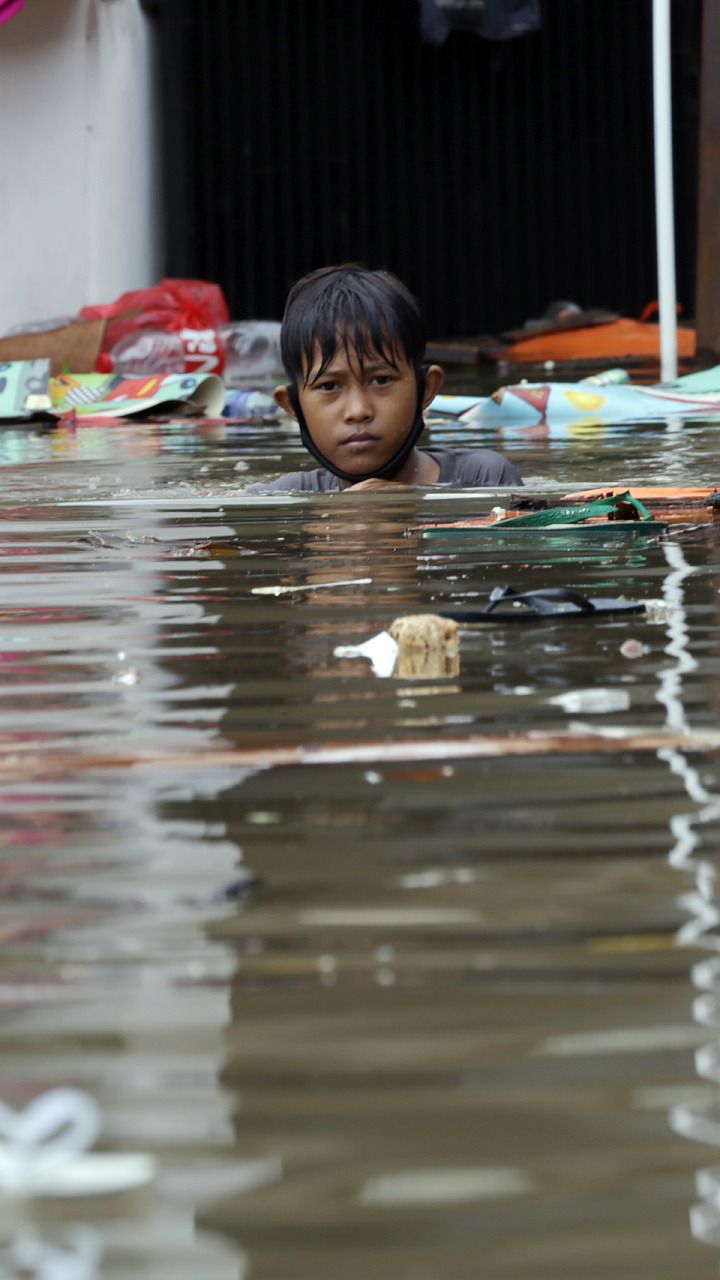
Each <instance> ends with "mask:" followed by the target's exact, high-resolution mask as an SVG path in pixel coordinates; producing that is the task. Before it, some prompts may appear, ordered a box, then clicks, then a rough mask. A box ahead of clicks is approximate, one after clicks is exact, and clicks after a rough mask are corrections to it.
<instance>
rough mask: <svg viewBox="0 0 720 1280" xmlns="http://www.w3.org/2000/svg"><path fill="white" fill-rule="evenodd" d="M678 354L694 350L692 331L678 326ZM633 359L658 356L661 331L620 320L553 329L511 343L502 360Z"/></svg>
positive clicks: (690, 353)
mask: <svg viewBox="0 0 720 1280" xmlns="http://www.w3.org/2000/svg"><path fill="white" fill-rule="evenodd" d="M677 345H678V355H679V356H680V357H681V359H692V357H693V356H694V355H695V349H696V335H695V330H694V329H688V328H686V327H685V328H683V327H680V326H678V331H677ZM633 356H654V357H655V358H659V356H660V328H659V326H658V325H656V324H643V322H642V321H641V320H628V319H620V320H613V321H611V322H609V323H608V324H593V325H588V326H586V327H581V328H574V329H564V330H555V331H554V332H552V333H542V334H537V335H536V336H535V337H528V338H522V339H521V340H520V341H519V342H513V343H512V345H511V346H509V347H507V348H506V349H505V350H504V351H503V359H504V360H521V361H523V362H526V363H528V364H536V363H538V362H540V361H543V360H588V361H591V360H622V359H628V358H631V357H633Z"/></svg>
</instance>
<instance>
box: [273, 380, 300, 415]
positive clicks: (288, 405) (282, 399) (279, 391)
mask: <svg viewBox="0 0 720 1280" xmlns="http://www.w3.org/2000/svg"><path fill="white" fill-rule="evenodd" d="M273 399H274V401H275V403H276V404H277V405H279V406H280V408H281V409H282V411H283V413H287V414H288V416H289V417H291V418H295V420H296V421H297V414H296V412H295V410H294V408H293V403H292V400H291V399H290V391H289V389H288V387H276V388H275V390H274V391H273Z"/></svg>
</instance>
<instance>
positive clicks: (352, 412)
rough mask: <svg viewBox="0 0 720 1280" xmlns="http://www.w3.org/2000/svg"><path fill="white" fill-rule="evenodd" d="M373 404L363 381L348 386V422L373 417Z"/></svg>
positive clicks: (346, 412)
mask: <svg viewBox="0 0 720 1280" xmlns="http://www.w3.org/2000/svg"><path fill="white" fill-rule="evenodd" d="M372 412H373V411H372V404H371V401H370V396H369V394H368V391H367V388H366V387H364V386H363V385H362V384H361V383H354V384H353V385H352V386H351V387H348V392H347V397H346V400H345V418H346V420H347V421H348V422H366V421H367V419H368V418H371V417H372Z"/></svg>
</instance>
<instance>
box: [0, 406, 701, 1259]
mask: <svg viewBox="0 0 720 1280" xmlns="http://www.w3.org/2000/svg"><path fill="white" fill-rule="evenodd" d="M717 429H718V424H717V423H712V422H711V421H708V422H702V423H696V422H693V423H691V424H683V423H682V422H679V421H677V420H673V421H671V422H669V423H665V422H660V423H656V424H647V423H645V424H642V425H635V426H633V425H632V424H629V425H628V424H624V425H622V426H619V427H617V428H612V427H610V428H606V429H600V428H589V427H579V428H577V429H576V430H574V431H573V430H565V431H563V432H558V433H556V434H545V435H539V434H538V433H537V432H514V433H510V434H508V435H506V436H505V437H500V436H499V435H498V434H497V433H486V432H485V433H484V432H480V431H479V430H478V431H475V432H473V431H472V430H471V429H470V428H467V427H465V428H463V427H461V426H458V425H457V424H444V425H441V426H438V427H436V428H434V429H433V436H434V438H435V439H436V440H437V441H443V442H451V443H452V442H456V443H457V442H459V441H460V440H461V439H462V441H463V443H467V444H478V445H492V446H494V447H500V448H503V449H504V450H505V452H507V453H508V455H509V456H511V457H512V458H513V459H514V460H515V461H517V463H518V465H519V466H520V468H521V470H522V472H523V474H524V475H525V478H526V485H527V486H528V488H529V490H532V491H537V492H540V493H543V494H545V495H546V496H553V495H554V496H557V497H560V496H561V495H562V494H563V493H565V492H566V491H567V490H568V489H569V488H571V487H572V486H574V485H576V486H579V485H591V484H593V485H594V484H598V485H599V484H602V483H606V484H609V483H626V482H627V483H628V484H632V483H638V482H641V481H645V482H646V483H658V482H661V481H668V482H670V483H674V484H711V485H712V484H714V483H715V482H716V480H717V476H716V475H715V474H714V473H713V471H712V468H713V466H714V465H715V464H714V458H715V454H716V449H715V440H714V433H715V432H716V431H717ZM300 457H301V453H300V450H299V446H298V444H297V442H296V440H295V437H294V435H293V434H292V432H291V431H290V429H289V428H287V427H273V426H269V425H268V426H265V427H259V426H256V427H252V428H247V427H242V426H239V425H227V426H225V425H223V424H217V423H212V424H202V423H200V424H192V423H188V422H184V423H172V422H171V423H143V424H135V425H128V424H114V425H109V426H108V427H97V426H92V427H86V428H83V427H82V426H81V427H78V428H77V429H75V430H74V431H73V430H60V429H56V430H47V429H45V428H32V427H31V428H7V429H6V430H4V431H3V432H2V433H0V466H2V476H3V480H4V501H3V511H2V523H1V524H0V641H1V643H0V657H1V659H2V662H1V664H0V735H1V741H2V755H1V756H0V804H1V805H2V813H3V823H2V834H1V835H0V840H1V841H2V852H1V854H0V885H2V889H3V896H2V902H1V904H0V942H1V943H2V959H3V965H2V974H1V975H0V1005H1V1006H2V1032H1V1040H0V1047H1V1051H2V1063H3V1071H2V1080H3V1083H2V1098H3V1099H4V1101H5V1102H7V1103H8V1104H10V1105H11V1106H14V1107H17V1108H21V1107H23V1106H24V1105H25V1104H26V1103H27V1102H28V1101H29V1100H30V1099H31V1098H33V1097H34V1096H35V1095H36V1094H38V1093H39V1092H41V1091H42V1090H44V1089H47V1088H49V1087H51V1086H53V1085H73V1086H77V1087H80V1088H83V1089H87V1090H88V1091H89V1092H90V1093H92V1094H93V1095H94V1096H95V1097H96V1098H97V1100H98V1101H99V1103H100V1105H101V1107H102V1111H103V1115H104V1129H103V1134H102V1139H101V1145H102V1146H103V1148H104V1149H106V1150H110V1151H146V1152H150V1153H153V1154H155V1155H156V1156H157V1157H158V1159H159V1162H160V1175H159V1178H158V1181H157V1183H156V1185H155V1186H153V1187H152V1188H148V1189H147V1190H145V1191H143V1192H137V1193H135V1194H133V1195H128V1194H126V1195H116V1196H108V1197H104V1198H97V1199H85V1200H83V1201H80V1202H63V1203H59V1204H54V1205H50V1204H46V1203H43V1204H36V1205H35V1206H34V1207H31V1208H28V1207H27V1206H25V1207H23V1206H22V1205H20V1204H17V1203H14V1202H13V1201H11V1200H9V1199H7V1198H6V1199H4V1200H2V1199H0V1220H1V1222H2V1232H1V1233H0V1245H1V1246H2V1247H1V1248H0V1271H2V1268H3V1266H4V1267H5V1272H4V1273H3V1274H5V1273H7V1274H8V1275H11V1276H19V1275H25V1274H27V1273H28V1271H30V1274H36V1275H38V1276H40V1275H44V1274H50V1272H49V1271H47V1267H48V1266H49V1265H50V1263H49V1262H48V1261H47V1259H48V1258H51V1255H52V1253H53V1251H55V1252H56V1254H62V1256H63V1259H64V1265H65V1268H66V1269H65V1271H64V1272H63V1273H62V1274H63V1275H64V1276H68V1277H72V1276H76V1277H80V1276H83V1277H85V1280H87V1278H88V1277H91V1276H92V1275H95V1274H97V1275H98V1276H100V1275H102V1276H103V1277H112V1280H120V1278H121V1277H122V1280H129V1277H131V1276H132V1277H134V1278H137V1277H148V1278H151V1277H152V1280H155V1277H158V1278H159V1277H161V1276H162V1277H167V1276H168V1275H172V1276H173V1277H175V1276H178V1277H188V1280H190V1277H193V1278H195V1277H198V1276H203V1277H208V1278H210V1280H216V1278H217V1280H224V1278H225V1277H228V1278H230V1277H232V1280H240V1278H241V1277H251V1278H252V1280H336V1278H337V1276H338V1275H342V1276H343V1277H344V1280H365V1278H366V1277H367V1276H373V1277H385V1276H388V1277H390V1276H392V1277H393V1280H411V1278H412V1280H476V1277H477V1276H478V1275H480V1274H482V1275H486V1276H489V1277H492V1278H493V1280H531V1278H532V1280H563V1278H566V1280H576V1277H577V1276H578V1275H582V1277H583V1280H608V1278H609V1277H612V1278H613V1280H625V1278H627V1280H631V1277H632V1280H638V1277H640V1278H645V1277H647V1280H660V1278H662V1277H667V1280H671V1278H672V1280H686V1278H687V1277H688V1276H692V1277H693V1280H704V1278H705V1277H708V1280H709V1277H711V1276H714V1275H716V1274H717V1264H718V1254H717V1246H718V1243H720V1211H719V1210H718V1204H720V1174H718V1172H717V1170H715V1169H714V1167H713V1166H714V1163H715V1160H714V1153H713V1149H712V1148H713V1145H718V1144H720V1112H719V1111H718V1107H717V1095H716V1083H717V1080H718V1078H719V1077H720V1069H719V1068H718V1062H719V1061H720V1048H718V1042H717V1040H716V1036H717V1034H718V1031H717V1027H718V1022H719V1020H720V1014H718V1004H717V992H716V987H717V979H718V972H720V971H719V970H718V963H720V962H719V961H718V958H717V955H716V952H717V937H718V932H717V930H718V921H719V920H720V914H719V913H718V906H717V894H716V866H717V857H716V848H717V843H718V833H719V830H720V827H719V824H718V819H719V818H720V782H719V780H718V776H717V775H718V756H717V749H716V748H715V749H711V748H710V747H709V746H707V745H706V746H703V742H704V741H705V740H703V739H702V734H703V733H704V734H706V735H707V734H709V735H710V739H709V740H712V735H713V733H714V731H715V729H716V726H717V705H718V696H719V695H718V676H719V674H720V646H719V644H718V590H719V588H720V555H719V550H718V547H719V541H720V539H719V537H718V533H719V531H720V522H716V523H713V520H712V518H711V517H705V516H704V514H703V513H699V514H698V517H697V519H693V520H687V521H685V523H682V524H674V525H672V526H671V529H670V533H669V536H658V535H655V536H651V537H643V538H634V539H631V540H622V539H618V538H617V537H611V536H609V535H608V536H607V537H605V538H600V539H597V540H594V539H593V540H591V539H584V540H582V541H578V540H576V539H573V538H572V537H564V538H563V537H555V538H548V537H541V538H538V539H528V538H525V539H519V540H517V541H515V542H513V541H512V540H510V541H508V542H507V543H503V544H497V543H492V544H490V543H489V541H488V539H487V538H483V537H482V536H481V535H478V534H473V533H471V532H468V533H466V534H464V535H462V536H453V537H451V538H445V539H443V538H429V537H427V536H425V533H424V531H423V525H426V524H428V523H431V522H434V521H439V520H442V519H446V520H451V519H454V518H456V517H459V516H461V515H471V514H476V513H477V512H478V511H485V510H488V509H489V508H490V507H491V506H492V505H494V504H496V503H497V502H498V501H499V502H502V501H504V500H506V499H507V496H508V495H503V494H495V495H489V494H483V493H477V492H475V493H473V492H469V491H465V492H460V493H451V492H444V491H440V490H437V489H435V490H426V491H424V490H418V491H413V490H408V491H398V492H397V493H393V494H386V493H384V494H372V493H365V494H355V495H352V494H338V495H327V496H324V497H322V496H320V497H315V498H311V497H304V498H297V497H295V498H289V499H279V498H263V497H258V496H249V495H247V494H245V492H244V489H245V486H246V485H247V483H248V482H251V481H254V480H256V479H258V478H260V477H262V476H263V475H268V474H276V473H278V472H281V471H284V470H287V469H292V468H296V467H297V466H298V465H299V462H300ZM501 584H509V585H511V586H513V587H516V588H521V587H522V588H530V589H531V588H536V587H540V586H547V587H549V586H570V587H573V588H575V589H577V590H580V591H583V592H585V593H587V594H589V595H591V596H602V595H610V596H612V595H621V594H622V595H625V596H627V597H630V598H637V599H640V600H646V599H656V600H661V601H664V604H665V606H666V609H665V612H664V613H663V614H662V615H661V618H660V621H652V620H649V619H648V618H646V617H643V616H627V617H599V618H596V619H592V620H583V621H578V622H569V621H567V620H563V619H552V620H550V621H547V622H543V623H538V624H528V625H511V624H507V623H502V622H499V623H495V624H492V625H482V626H475V627H465V628H463V630H462V633H461V644H460V657H459V662H458V663H457V664H456V667H455V668H454V669H453V670H452V672H450V673H448V671H447V670H437V669H432V668H428V669H427V670H424V671H423V670H417V669H415V670H406V671H404V672H400V673H398V674H396V675H394V676H392V677H389V678H380V677H378V676H377V675H375V674H374V673H373V670H372V668H371V666H370V663H369V662H368V660H367V659H365V658H362V657H357V658H352V657H347V656H338V655H337V654H336V649H338V648H339V647H340V646H348V645H353V644H359V643H362V642H363V641H364V640H367V639H368V638H369V637H370V636H372V635H374V634H376V633H377V632H379V631H381V630H382V629H383V628H385V627H386V626H387V625H389V623H390V622H391V621H392V620H393V619H394V618H396V617H398V616H403V615H406V614H412V613H418V612H432V611H433V610H435V609H438V608H442V607H443V606H447V605H450V604H468V605H469V604H473V605H477V606H481V605H482V604H483V603H484V602H486V600H487V596H488V594H489V592H490V590H491V589H492V587H493V586H496V585H501ZM693 734H695V735H697V742H696V749H688V747H687V745H684V744H686V743H687V742H688V741H690V742H691V740H692V735H693ZM518 742H526V743H534V744H535V745H534V747H533V751H532V753H531V752H530V750H529V748H528V751H527V752H526V753H523V752H521V753H513V754H510V753H509V750H508V749H507V748H508V746H509V744H512V743H515V744H516V745H517V743H518ZM468 743H475V744H478V743H479V744H483V743H484V744H485V749H484V750H481V749H480V747H477V750H476V753H475V754H474V755H473V754H472V753H467V752H466V753H463V744H464V745H465V746H467V744H468ZM473 750H475V748H473ZM29 1241H30V1244H29V1243H28V1242H29ZM32 1242H34V1243H32ZM31 1244H32V1248H34V1249H35V1250H36V1262H35V1263H32V1265H33V1266H35V1271H32V1269H31V1265H30V1263H28V1261H27V1259H28V1258H29V1257H30V1253H28V1250H29V1249H30V1248H31ZM39 1249H44V1250H45V1253H46V1261H45V1264H44V1265H45V1266H46V1271H45V1272H43V1271H41V1269H40V1268H41V1262H40V1261H37V1258H38V1257H39V1254H38V1253H37V1250H39ZM23 1250H24V1251H25V1253H24V1254H23ZM31 1252H32V1250H31ZM23 1257H25V1259H26V1261H25V1263H24V1264H23V1263H22V1258H23ZM23 1265H24V1266H25V1270H23V1269H22V1267H23ZM73 1267H74V1268H75V1269H74V1270H73ZM82 1267H84V1268H85V1269H84V1270H82V1269H81V1268H82ZM13 1268H14V1269H13ZM53 1274H54V1273H53Z"/></svg>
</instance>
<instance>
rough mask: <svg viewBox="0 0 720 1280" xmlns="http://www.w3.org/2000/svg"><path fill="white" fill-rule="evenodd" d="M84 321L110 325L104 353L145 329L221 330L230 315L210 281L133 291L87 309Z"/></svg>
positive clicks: (167, 283) (82, 313)
mask: <svg viewBox="0 0 720 1280" xmlns="http://www.w3.org/2000/svg"><path fill="white" fill-rule="evenodd" d="M80 316H81V317H82V319H83V320H98V319H103V320H106V321H107V325H106V329H105V337H104V340H103V345H102V350H103V351H110V350H111V348H112V347H113V346H115V344H116V343H117V342H119V341H120V339H121V338H124V337H127V335H128V334H131V333H138V332H140V331H141V330H143V329H161V330H163V331H164V332H166V333H172V332H179V331H180V330H181V329H217V328H219V327H220V325H223V324H227V322H228V321H229V319H230V312H229V311H228V305H227V302H226V301H225V295H224V293H223V291H222V289H221V288H220V285H219V284H212V283H211V282H210V281H208V280H191V279H190V280H175V279H170V278H168V279H164V280H160V281H159V283H158V284H156V285H152V286H151V287H150V288H148V289H133V290H131V291H130V292H129V293H123V294H121V295H120V297H119V298H116V300H115V302H110V303H105V304H100V305H98V306H89V307H83V308H82V310H81V311H80Z"/></svg>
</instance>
